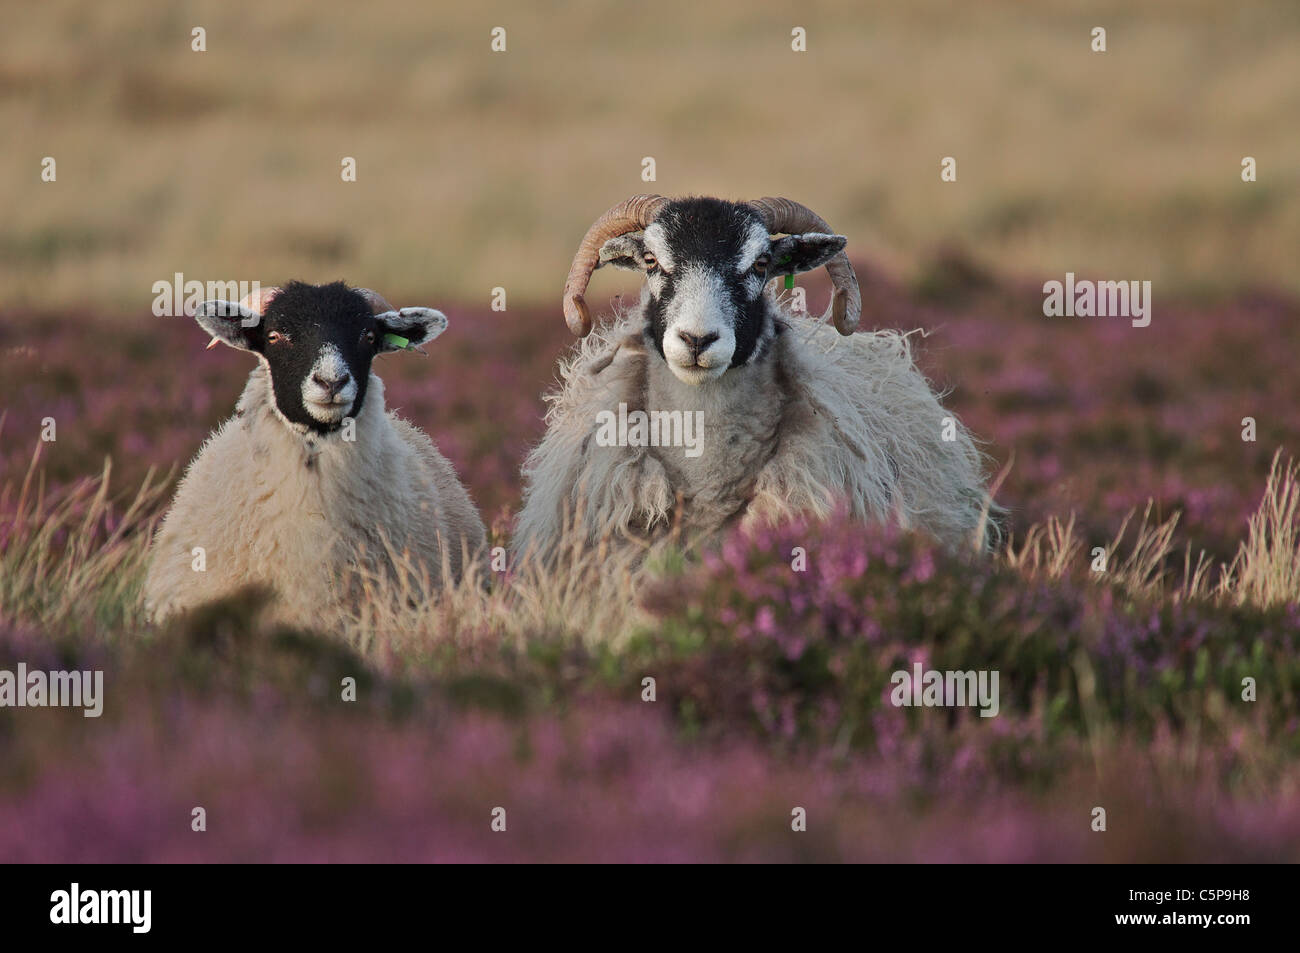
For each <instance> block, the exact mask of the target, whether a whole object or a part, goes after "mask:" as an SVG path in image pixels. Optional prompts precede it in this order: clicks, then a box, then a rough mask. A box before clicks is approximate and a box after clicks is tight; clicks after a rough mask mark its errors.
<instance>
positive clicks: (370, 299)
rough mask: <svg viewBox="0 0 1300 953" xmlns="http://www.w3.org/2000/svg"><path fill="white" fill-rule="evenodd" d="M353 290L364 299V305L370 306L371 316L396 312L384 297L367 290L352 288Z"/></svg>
mask: <svg viewBox="0 0 1300 953" xmlns="http://www.w3.org/2000/svg"><path fill="white" fill-rule="evenodd" d="M353 290H354V291H355V292H356V293H357V294H359V295H361V297H363V298H365V299H366V304H368V305H370V313H371V314H383V313H384V312H385V311H396V310H397V309H396V308H394V307H393V306H392V305H391V304H389V303H388V302H387V301H385V300H384V296H383V295H381V294H380V293H379V292H378V291H371V290H370V289H369V288H354V289H353Z"/></svg>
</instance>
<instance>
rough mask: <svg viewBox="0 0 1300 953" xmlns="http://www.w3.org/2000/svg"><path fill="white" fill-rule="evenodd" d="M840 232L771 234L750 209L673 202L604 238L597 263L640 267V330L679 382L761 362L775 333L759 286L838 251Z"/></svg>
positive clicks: (715, 202) (819, 262)
mask: <svg viewBox="0 0 1300 953" xmlns="http://www.w3.org/2000/svg"><path fill="white" fill-rule="evenodd" d="M845 242H846V239H845V238H844V237H843V236H841V235H824V234H820V233H814V232H809V233H806V234H802V235H786V236H782V237H780V238H775V239H774V238H772V237H771V236H770V235H769V234H768V231H767V228H766V226H764V224H763V222H762V220H761V219H760V218H759V217H758V215H757V214H755V212H754V211H753V210H752V209H749V208H747V207H746V206H744V205H740V204H737V203H733V202H725V201H722V200H720V199H712V198H695V199H682V200H679V201H675V202H670V203H669V204H668V205H666V206H664V208H663V209H662V210H661V211H660V212H659V214H658V215H657V216H656V217H655V220H654V222H653V223H652V224H650V225H649V226H648V227H647V228H646V229H645V231H643V232H632V233H630V234H627V235H621V236H618V237H615V238H611V239H609V241H607V242H606V243H605V244H604V246H603V247H602V248H601V250H600V264H601V265H606V264H609V265H614V266H615V267H620V268H632V269H638V270H642V271H644V272H645V276H646V285H645V291H644V293H643V297H642V301H643V304H644V311H645V317H646V334H647V335H648V336H649V337H650V339H651V340H652V341H653V342H654V345H655V348H656V349H657V350H658V351H659V354H660V355H661V356H662V357H663V359H664V360H665V361H666V362H667V364H668V367H669V369H670V370H671V371H672V373H673V374H674V375H675V376H676V377H677V378H678V380H681V381H682V382H684V383H686V384H691V385H698V384H704V383H707V382H709V381H713V380H716V379H718V378H720V377H722V375H724V374H725V373H726V372H727V371H728V370H729V369H730V368H733V367H743V366H744V365H746V364H749V363H751V362H754V361H758V360H761V359H762V358H763V356H764V355H765V354H766V353H767V350H768V345H769V344H770V343H771V340H772V337H773V335H775V333H776V327H775V321H774V317H773V314H772V312H771V310H770V308H769V307H768V300H767V299H766V298H765V296H764V294H763V288H764V286H765V285H766V284H767V282H768V281H770V280H771V279H773V278H778V277H781V276H783V275H788V274H797V273H799V272H804V271H811V270H812V269H813V268H817V267H819V266H820V265H823V264H825V263H826V262H827V261H829V260H830V259H831V258H832V257H834V256H835V255H836V254H838V253H839V252H840V251H841V250H842V249H843V248H844V245H845Z"/></svg>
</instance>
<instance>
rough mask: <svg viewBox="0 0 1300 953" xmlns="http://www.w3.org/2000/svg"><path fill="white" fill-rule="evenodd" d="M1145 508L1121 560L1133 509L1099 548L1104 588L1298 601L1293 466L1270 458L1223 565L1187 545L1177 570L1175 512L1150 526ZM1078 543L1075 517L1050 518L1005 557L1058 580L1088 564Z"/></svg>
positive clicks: (1299, 552)
mask: <svg viewBox="0 0 1300 953" xmlns="http://www.w3.org/2000/svg"><path fill="white" fill-rule="evenodd" d="M1152 507H1153V504H1151V503H1148V504H1147V506H1146V509H1145V510H1144V512H1143V514H1142V520H1141V522H1140V523H1138V524H1137V525H1136V533H1135V535H1134V538H1133V542H1132V543H1131V544H1130V545H1129V547H1128V549H1127V552H1126V553H1125V555H1124V556H1123V558H1122V559H1118V560H1117V556H1118V554H1119V552H1120V546H1121V543H1122V542H1123V540H1124V538H1125V536H1126V535H1127V534H1128V530H1129V527H1130V525H1132V524H1133V517H1134V515H1135V513H1136V511H1130V512H1129V513H1128V514H1127V515H1126V516H1125V517H1124V520H1123V522H1122V523H1121V524H1120V528H1119V531H1118V532H1117V533H1116V534H1115V538H1114V539H1113V540H1111V542H1110V543H1109V544H1108V545H1107V546H1104V547H1101V548H1102V549H1104V550H1105V560H1106V571H1105V572H1104V573H1098V574H1097V575H1098V576H1099V577H1100V578H1103V579H1104V580H1105V581H1106V582H1107V583H1109V584H1111V585H1116V586H1119V587H1120V588H1122V589H1123V590H1125V591H1126V592H1130V593H1133V594H1134V595H1141V596H1146V597H1168V598H1172V599H1212V600H1215V601H1218V602H1226V603H1232V604H1234V605H1253V606H1259V607H1262V608H1268V607H1271V606H1275V605H1282V604H1288V603H1297V602H1300V464H1297V463H1296V462H1295V461H1287V462H1285V463H1284V462H1283V460H1282V453H1281V451H1280V450H1279V451H1278V452H1277V453H1276V454H1275V455H1274V457H1273V466H1272V469H1271V471H1270V472H1269V477H1268V483H1267V485H1266V486H1265V488H1264V496H1263V499H1262V500H1261V501H1260V504H1259V508H1258V509H1257V510H1256V512H1255V514H1254V515H1253V516H1252V517H1251V518H1250V524H1249V527H1248V533H1247V537H1246V539H1245V540H1244V541H1243V542H1242V543H1241V545H1240V547H1239V548H1238V550H1237V553H1236V555H1235V556H1234V557H1233V559H1232V560H1231V561H1230V562H1226V563H1222V564H1220V565H1219V566H1217V567H1216V566H1214V565H1213V564H1212V562H1211V561H1210V560H1208V559H1207V558H1206V557H1205V554H1204V553H1199V554H1197V556H1196V558H1195V559H1193V558H1192V550H1191V544H1190V543H1189V544H1188V545H1187V546H1186V548H1185V549H1184V550H1183V553H1182V558H1181V563H1182V573H1181V575H1177V574H1176V567H1177V564H1178V562H1179V559H1178V553H1177V549H1176V546H1175V543H1174V532H1175V529H1176V528H1177V526H1178V519H1179V515H1178V514H1177V513H1175V514H1174V515H1173V516H1171V517H1169V518H1168V519H1166V520H1164V521H1160V522H1155V521H1153V520H1152V518H1151V511H1152ZM1084 545H1085V543H1084V541H1083V540H1081V539H1080V538H1079V537H1078V536H1077V535H1076V534H1075V521H1074V516H1073V515H1071V516H1070V518H1069V519H1068V520H1065V521H1062V520H1060V519H1057V518H1056V517H1052V518H1050V519H1049V520H1047V522H1046V523H1038V524H1035V525H1034V526H1032V527H1030V529H1029V530H1028V532H1026V534H1025V538H1024V540H1023V541H1022V542H1021V543H1020V544H1019V545H1018V546H1017V545H1016V543H1015V541H1014V540H1012V541H1011V542H1010V544H1009V545H1008V547H1007V550H1006V552H1005V554H1004V558H1005V559H1006V560H1007V563H1008V564H1009V565H1010V566H1012V567H1013V568H1015V569H1018V570H1020V571H1022V572H1024V573H1026V574H1027V575H1029V576H1043V577H1045V578H1048V579H1059V578H1061V577H1063V576H1066V575H1068V574H1071V573H1076V572H1079V571H1080V567H1081V566H1084V565H1088V564H1090V563H1091V561H1092V557H1091V556H1090V555H1089V556H1088V557H1087V558H1086V559H1084V560H1081V559H1080V551H1081V550H1082V549H1083V548H1084Z"/></svg>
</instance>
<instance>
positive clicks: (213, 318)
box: [194, 300, 262, 351]
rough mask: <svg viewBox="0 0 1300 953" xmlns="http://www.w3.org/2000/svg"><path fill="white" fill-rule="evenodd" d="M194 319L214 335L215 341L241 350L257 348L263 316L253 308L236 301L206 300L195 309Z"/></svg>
mask: <svg viewBox="0 0 1300 953" xmlns="http://www.w3.org/2000/svg"><path fill="white" fill-rule="evenodd" d="M194 320H195V321H197V322H198V324H199V327H201V328H202V329H203V330H204V331H207V332H208V333H209V334H210V335H212V340H213V341H214V342H216V341H221V342H222V343H223V344H226V345H229V346H230V347H233V348H238V349H239V350H241V351H252V350H256V345H257V342H258V340H259V336H258V333H257V330H258V325H260V324H261V323H262V316H261V315H260V314H258V313H257V312H256V311H254V310H252V309H251V308H248V307H245V306H244V305H242V304H239V303H238V302H235V301H218V300H213V301H205V302H203V303H202V304H201V305H199V306H198V307H197V308H195V309H194ZM208 346H209V347H211V346H212V345H211V344H210V345H208Z"/></svg>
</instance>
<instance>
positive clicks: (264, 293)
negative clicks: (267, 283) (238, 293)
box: [239, 288, 280, 314]
mask: <svg viewBox="0 0 1300 953" xmlns="http://www.w3.org/2000/svg"><path fill="white" fill-rule="evenodd" d="M279 293H280V289H279V288H258V289H257V290H256V291H250V292H249V293H248V294H246V295H244V297H243V298H242V299H241V300H240V302H239V303H240V304H241V305H243V306H244V307H245V308H247V309H248V310H249V311H255V312H257V313H258V314H266V308H267V305H269V304H270V303H271V301H272V300H273V299H274V298H275V296H276V295H278V294H279Z"/></svg>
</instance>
